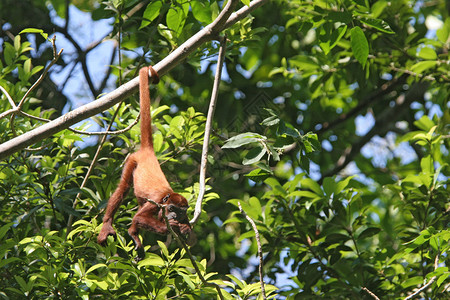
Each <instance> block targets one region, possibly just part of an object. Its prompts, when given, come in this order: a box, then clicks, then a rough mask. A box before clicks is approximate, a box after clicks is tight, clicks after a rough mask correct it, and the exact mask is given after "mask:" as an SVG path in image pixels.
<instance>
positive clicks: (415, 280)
mask: <svg viewBox="0 0 450 300" xmlns="http://www.w3.org/2000/svg"><path fill="white" fill-rule="evenodd" d="M422 283H423V277H422V276H415V277H411V278H408V279H406V280H405V281H404V282H403V283H402V284H401V286H402V288H404V289H406V288H409V287H412V286H418V285H420V284H422Z"/></svg>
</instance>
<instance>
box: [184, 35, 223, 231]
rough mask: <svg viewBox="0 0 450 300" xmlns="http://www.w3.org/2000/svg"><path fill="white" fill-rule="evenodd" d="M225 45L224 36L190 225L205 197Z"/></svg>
mask: <svg viewBox="0 0 450 300" xmlns="http://www.w3.org/2000/svg"><path fill="white" fill-rule="evenodd" d="M226 44H227V38H226V36H224V37H222V39H221V41H220V49H219V58H218V59H217V67H216V75H215V77H214V84H213V90H212V92H211V100H210V101H209V108H208V116H207V117H206V124H205V136H204V138H203V149H202V157H201V164H200V179H199V185H200V189H199V192H198V197H197V202H196V203H195V210H194V217H193V218H192V220H191V221H190V223H191V224H195V223H197V221H198V219H199V218H200V214H201V213H202V203H203V197H204V196H205V177H206V166H207V163H208V147H209V138H210V134H211V127H212V120H213V117H214V111H215V109H216V102H217V97H218V95H219V85H220V79H221V77H222V68H223V62H224V58H225V52H226Z"/></svg>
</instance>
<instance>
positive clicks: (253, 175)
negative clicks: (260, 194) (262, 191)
mask: <svg viewBox="0 0 450 300" xmlns="http://www.w3.org/2000/svg"><path fill="white" fill-rule="evenodd" d="M270 175H271V173H269V172H266V171H263V170H261V169H256V170H253V171H251V172H250V173H248V174H246V175H245V177H248V178H249V179H251V180H253V181H255V182H261V181H264V180H266V179H267V178H268V177H269V176H270Z"/></svg>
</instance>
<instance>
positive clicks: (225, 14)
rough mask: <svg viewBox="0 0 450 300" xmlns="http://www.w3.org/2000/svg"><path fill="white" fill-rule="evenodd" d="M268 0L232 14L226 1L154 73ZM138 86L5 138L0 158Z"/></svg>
mask: <svg viewBox="0 0 450 300" xmlns="http://www.w3.org/2000/svg"><path fill="white" fill-rule="evenodd" d="M267 1H268V0H255V1H252V2H251V3H250V6H244V7H242V8H241V9H239V10H238V11H237V12H234V13H233V9H234V7H235V6H236V5H237V2H238V1H237V0H230V1H228V3H227V4H226V7H225V8H224V9H223V10H222V12H221V13H220V15H219V16H218V17H217V19H216V20H214V22H212V23H211V24H209V25H207V26H206V27H205V28H203V29H202V30H200V31H199V32H197V33H196V34H195V35H193V36H192V37H191V38H190V39H188V40H187V41H186V42H185V43H184V44H182V45H180V46H179V47H178V48H177V49H176V50H175V51H173V52H172V53H171V54H169V55H168V56H167V57H165V58H164V59H163V60H161V61H160V62H159V63H157V64H156V65H154V66H153V68H154V69H155V70H156V72H158V74H159V75H160V77H161V76H163V75H164V74H166V73H167V72H169V71H170V70H171V69H172V68H174V67H175V66H176V65H178V64H179V63H181V62H182V61H183V60H184V59H185V58H186V57H187V56H188V55H189V54H191V53H192V52H193V51H194V50H195V49H197V48H198V47H200V46H201V45H202V44H203V43H205V42H207V41H210V40H212V39H214V38H216V37H217V36H218V34H219V33H220V32H221V31H222V30H224V29H226V28H228V27H230V26H232V25H233V24H235V23H236V22H238V21H239V20H241V19H243V18H244V17H245V16H247V15H248V14H250V13H251V12H252V11H254V10H255V9H257V8H258V7H260V6H261V5H263V4H265V3H266V2H267ZM138 85H139V78H138V77H136V78H134V79H132V80H131V81H129V82H127V83H125V84H123V85H121V86H119V87H118V88H117V89H115V90H114V91H112V92H110V93H108V94H106V95H104V96H103V97H101V98H99V99H98V100H96V101H93V102H91V103H88V104H86V105H84V106H81V107H79V108H77V109H75V110H73V111H71V112H68V113H66V114H65V115H63V116H61V117H59V118H57V119H55V120H53V121H52V122H49V123H47V124H44V125H42V126H40V127H38V128H36V129H33V130H31V131H29V132H27V133H24V134H22V135H20V136H18V137H16V138H14V139H12V140H9V141H7V142H5V143H3V144H1V145H0V160H2V159H5V158H6V157H8V156H9V155H11V154H13V153H14V152H16V151H19V150H21V149H24V148H26V147H28V146H30V145H33V144H35V143H36V142H39V141H41V140H42V139H45V138H48V137H50V136H52V135H53V134H55V133H57V132H59V131H61V130H63V129H67V128H68V127H70V126H72V125H74V124H76V123H78V122H80V121H82V120H84V119H86V118H89V117H92V116H94V115H96V114H98V113H101V112H102V111H104V110H106V109H108V108H110V107H111V106H113V105H115V104H117V103H119V102H120V101H122V100H124V99H126V98H128V97H130V96H131V95H132V94H134V93H135V92H136V91H137V89H138Z"/></svg>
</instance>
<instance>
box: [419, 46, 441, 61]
mask: <svg viewBox="0 0 450 300" xmlns="http://www.w3.org/2000/svg"><path fill="white" fill-rule="evenodd" d="M417 56H418V57H420V58H423V59H429V60H435V59H437V54H436V51H434V50H433V49H431V48H430V47H423V48H422V49H420V52H419V54H418V55H417Z"/></svg>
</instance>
